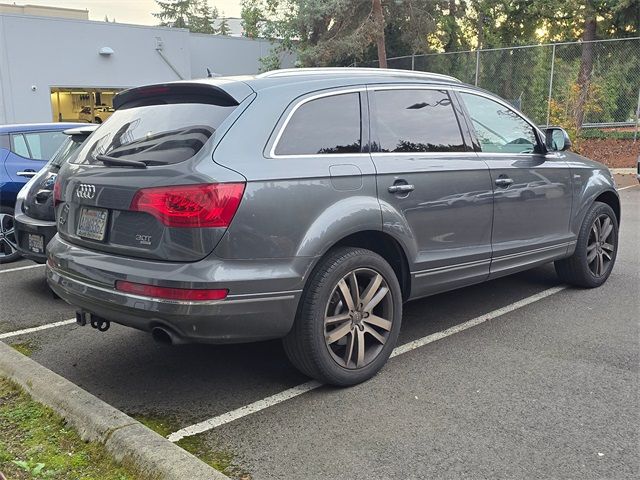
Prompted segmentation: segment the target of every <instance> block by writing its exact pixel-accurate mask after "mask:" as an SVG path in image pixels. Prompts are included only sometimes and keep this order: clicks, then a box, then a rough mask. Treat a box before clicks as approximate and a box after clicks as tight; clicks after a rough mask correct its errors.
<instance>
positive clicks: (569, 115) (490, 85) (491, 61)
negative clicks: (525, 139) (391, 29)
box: [356, 37, 640, 129]
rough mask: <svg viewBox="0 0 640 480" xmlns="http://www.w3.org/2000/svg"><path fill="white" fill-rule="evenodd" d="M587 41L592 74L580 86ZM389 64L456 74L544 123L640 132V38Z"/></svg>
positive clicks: (396, 60)
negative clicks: (625, 127) (624, 128)
mask: <svg viewBox="0 0 640 480" xmlns="http://www.w3.org/2000/svg"><path fill="white" fill-rule="evenodd" d="M586 43H589V44H590V46H591V47H592V55H591V72H590V76H589V80H588V81H587V82H582V83H581V82H580V81H579V74H580V69H581V68H585V70H588V65H589V61H588V60H583V58H582V57H583V49H584V48H585V46H586ZM356 66H359V67H377V66H378V62H377V60H375V61H370V62H363V63H357V64H356ZM388 66H389V68H399V69H404V70H418V71H425V72H427V71H428V72H433V73H442V74H446V75H452V76H454V77H456V78H459V79H460V80H462V81H463V82H465V83H470V84H473V85H477V86H479V87H482V88H484V89H486V90H489V91H491V92H493V93H496V94H498V95H499V96H501V97H502V98H504V99H506V100H508V101H510V102H511V103H512V104H513V105H515V106H516V107H518V108H520V109H521V110H522V111H523V112H524V113H525V114H526V115H528V116H529V117H530V118H531V119H532V120H534V121H535V122H536V123H538V124H540V125H549V124H556V125H558V124H559V125H563V126H573V127H580V128H581V127H607V126H612V127H613V126H616V127H619V126H635V127H636V129H637V128H638V116H639V115H640V111H639V110H640V37H635V38H628V39H616V40H600V41H594V42H571V43H555V44H547V45H528V46H522V47H512V48H497V49H486V50H473V51H462V52H448V53H434V54H427V55H413V56H406V57H395V58H389V59H388ZM580 118H582V121H581V122H580V121H577V119H580ZM578 123H579V124H580V125H578Z"/></svg>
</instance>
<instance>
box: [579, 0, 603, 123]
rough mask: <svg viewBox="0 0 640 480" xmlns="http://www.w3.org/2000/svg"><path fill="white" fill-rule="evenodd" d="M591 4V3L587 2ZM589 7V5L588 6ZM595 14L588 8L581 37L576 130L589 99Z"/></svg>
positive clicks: (582, 119) (594, 37)
mask: <svg viewBox="0 0 640 480" xmlns="http://www.w3.org/2000/svg"><path fill="white" fill-rule="evenodd" d="M589 3H591V2H589ZM589 6H590V5H589ZM596 26H597V25H596V14H595V11H594V10H593V9H592V8H588V10H587V16H586V18H585V23H584V34H583V36H582V40H583V42H584V43H583V44H582V56H581V58H580V73H578V89H579V91H578V100H577V102H576V108H575V115H574V119H575V122H576V130H580V128H582V123H583V122H584V107H585V105H586V103H587V100H588V98H589V86H590V83H591V71H592V70H593V45H594V44H593V42H592V41H593V40H595V39H596Z"/></svg>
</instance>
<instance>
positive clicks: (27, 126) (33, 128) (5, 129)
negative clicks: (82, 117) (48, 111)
mask: <svg viewBox="0 0 640 480" xmlns="http://www.w3.org/2000/svg"><path fill="white" fill-rule="evenodd" d="M86 125H87V124H86V123H72V122H52V123H15V124H10V125H0V133H22V132H43V131H51V130H67V129H69V128H74V127H82V126H86Z"/></svg>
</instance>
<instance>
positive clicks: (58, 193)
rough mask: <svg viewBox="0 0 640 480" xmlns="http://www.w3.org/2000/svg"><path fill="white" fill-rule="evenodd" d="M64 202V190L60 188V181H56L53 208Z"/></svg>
mask: <svg viewBox="0 0 640 480" xmlns="http://www.w3.org/2000/svg"><path fill="white" fill-rule="evenodd" d="M61 202H62V188H61V187H60V180H58V179H56V181H55V182H54V184H53V206H54V207H55V206H57V205H58V204H59V203H61Z"/></svg>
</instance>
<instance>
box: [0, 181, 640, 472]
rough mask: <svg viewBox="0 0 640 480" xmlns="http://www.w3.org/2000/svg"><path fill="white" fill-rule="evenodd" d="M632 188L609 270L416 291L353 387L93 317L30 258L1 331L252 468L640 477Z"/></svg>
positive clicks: (636, 214) (12, 271) (270, 350)
mask: <svg viewBox="0 0 640 480" xmlns="http://www.w3.org/2000/svg"><path fill="white" fill-rule="evenodd" d="M620 195H621V198H622V203H623V206H622V208H623V220H622V227H621V236H620V250H619V254H618V260H617V264H616V267H615V269H614V271H613V274H612V275H611V277H610V279H609V280H608V282H607V283H606V284H605V285H604V286H603V287H601V288H599V289H597V290H579V289H573V288H563V286H562V285H559V281H558V279H557V277H556V275H555V272H554V270H553V267H552V266H544V267H541V268H537V269H534V270H531V271H528V272H524V273H521V274H518V275H514V276H511V277H506V278H502V279H499V280H495V281H492V282H488V283H485V284H481V285H477V286H473V287H469V288H465V289H462V290H457V291H454V292H449V293H446V294H441V295H437V296H434V297H430V298H427V299H423V300H420V301H416V302H412V303H410V304H407V305H406V306H405V314H404V318H403V326H402V333H401V336H400V340H399V343H398V345H405V344H409V345H411V347H407V348H406V349H403V350H397V353H398V355H396V356H395V357H394V358H393V359H391V360H390V362H389V363H388V365H387V366H386V367H385V368H384V369H383V371H382V372H381V373H380V374H379V375H377V376H376V377H375V378H374V379H372V380H371V381H369V382H366V383H364V384H361V385H358V386H356V387H353V388H349V389H336V388H328V387H323V386H320V387H317V385H315V384H313V383H309V379H308V378H306V377H304V376H303V375H301V374H299V373H298V372H297V371H295V370H294V369H293V367H291V366H290V365H289V363H288V362H287V360H286V358H285V356H284V352H283V351H282V349H281V347H280V343H279V342H264V343H259V344H247V345H224V346H211V345H185V346H175V347H170V346H165V345H160V344H156V343H154V342H153V340H152V339H151V336H150V335H148V334H145V333H142V332H138V331H135V330H131V329H127V328H125V327H120V326H118V325H112V326H111V328H110V329H109V331H107V332H105V333H100V332H98V331H96V330H94V329H91V328H90V327H88V326H85V327H79V326H77V325H75V323H72V321H71V319H72V318H73V317H74V309H73V308H71V307H69V306H68V305H66V304H64V303H63V302H62V301H61V300H54V299H53V298H52V296H51V294H50V293H49V291H48V289H47V287H46V283H45V280H44V277H43V272H44V269H43V267H33V268H22V267H31V266H32V265H34V264H33V263H31V262H28V261H22V262H17V263H13V264H10V265H2V266H0V284H1V285H2V288H1V290H0V295H1V299H2V301H1V305H2V307H1V308H0V339H2V340H3V341H5V342H8V343H10V344H14V345H17V346H18V348H20V349H21V350H22V351H25V352H28V353H30V355H31V357H32V358H33V359H34V360H36V361H37V362H39V363H41V364H42V365H44V366H45V367H47V368H49V369H51V370H53V371H55V372H56V373H58V374H60V375H62V376H64V377H66V378H67V379H69V380H71V381H72V382H74V383H76V384H77V385H79V386H81V387H83V388H84V389H86V390H88V391H89V392H91V393H93V394H94V395H96V396H98V397H99V398H101V399H102V400H104V401H106V402H108V403H110V404H111V405H113V406H114V407H116V408H118V409H120V410H122V411H123V412H125V413H127V414H130V415H133V416H135V417H138V418H141V417H142V418H146V419H154V420H155V421H157V422H162V423H163V424H164V425H170V426H171V430H172V431H173V432H176V431H177V432H178V433H180V432H182V433H181V434H180V435H178V436H181V435H182V434H184V433H185V432H186V433H189V430H188V428H189V427H190V426H193V425H194V424H196V425H198V424H201V422H205V424H204V425H202V427H201V428H200V429H201V430H205V431H203V432H201V433H198V434H197V435H195V436H194V438H197V439H198V441H199V442H200V443H201V444H202V445H204V446H205V447H206V448H207V449H210V450H212V451H216V452H226V453H228V454H229V455H230V456H232V458H233V462H234V463H235V464H236V465H237V466H238V470H237V471H238V472H247V473H248V474H250V475H251V477H252V478H254V479H266V478H307V479H312V478H313V479H315V478H322V479H334V478H335V479H338V478H351V479H360V478H362V479H365V478H366V479H370V478H380V479H382V478H432V477H435V478H461V477H465V478H469V477H470V478H534V477H535V478H580V479H586V478H611V479H622V478H638V476H639V475H640V459H639V456H638V445H639V442H640V436H639V432H638V431H639V429H638V425H640V418H639V417H640V409H639V407H640V388H639V385H640V381H639V380H640V378H639V370H640V369H639V365H640V348H639V347H640V329H639V323H638V318H640V295H639V285H640V250H639V248H638V245H640V187H638V186H635V187H633V188H628V189H625V190H623V191H621V192H620ZM517 302H520V303H517ZM487 314H489V315H487ZM67 320H68V322H66V323H63V324H59V323H57V322H65V321H67ZM469 321H472V323H467V322H469ZM52 324H54V326H52ZM475 324H477V325H475ZM39 327H40V328H41V329H38V328H39ZM467 327H472V328H467ZM27 328H33V329H34V330H35V331H30V332H26V333H21V334H16V333H15V332H18V331H21V330H23V329H27ZM439 332H445V333H439ZM440 337H442V338H440ZM435 340H437V341H435ZM410 342H416V343H414V344H411V343H410ZM413 347H416V348H413ZM300 385H302V387H300V389H299V390H290V389H292V388H294V387H297V386H300ZM316 387H317V388H316ZM307 390H308V391H307ZM301 391H305V393H302V394H298V393H300V392H301ZM265 399H266V400H265ZM247 406H249V407H248V408H243V407H247ZM264 407H266V408H264ZM206 422H208V423H206ZM214 425H215V426H214ZM211 427H213V428H211ZM183 429H187V430H183ZM173 438H176V437H175V436H174V437H173Z"/></svg>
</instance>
